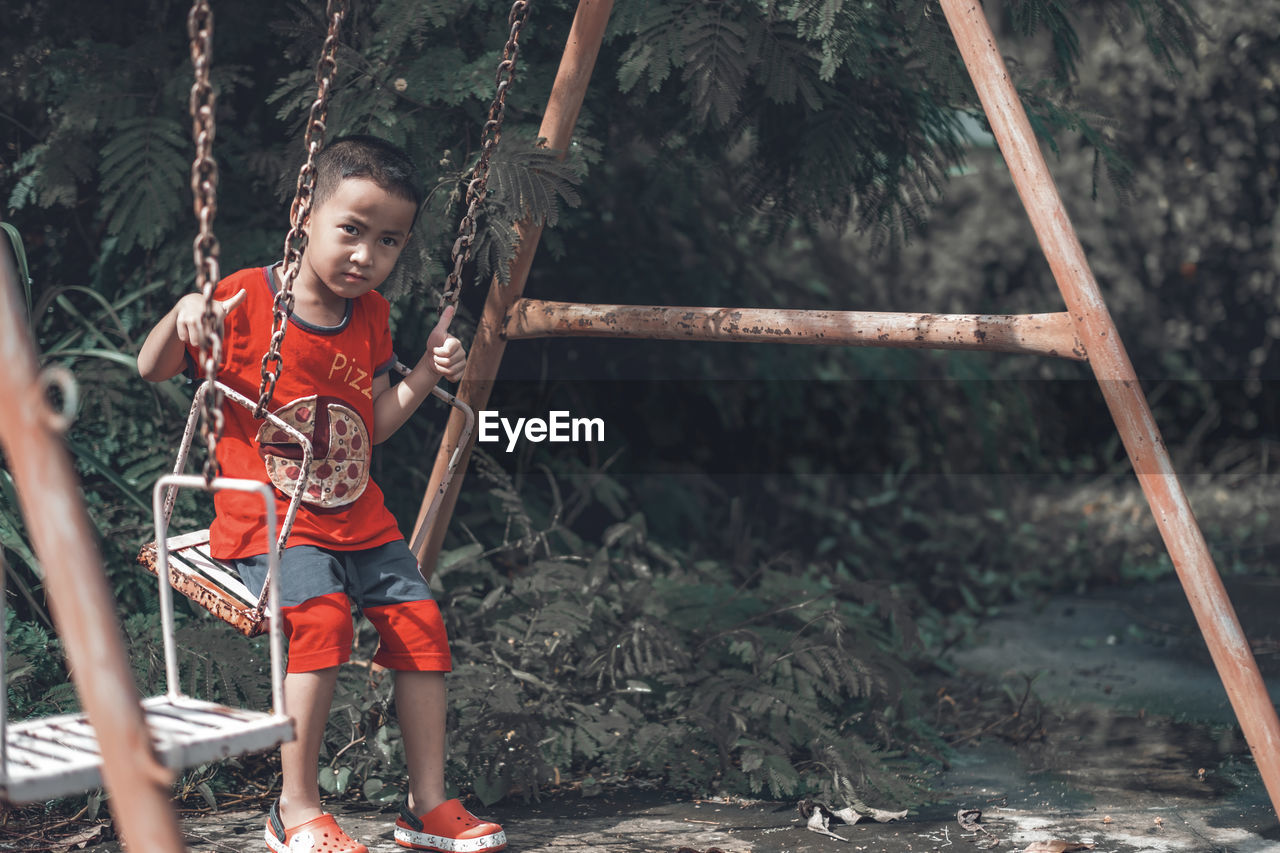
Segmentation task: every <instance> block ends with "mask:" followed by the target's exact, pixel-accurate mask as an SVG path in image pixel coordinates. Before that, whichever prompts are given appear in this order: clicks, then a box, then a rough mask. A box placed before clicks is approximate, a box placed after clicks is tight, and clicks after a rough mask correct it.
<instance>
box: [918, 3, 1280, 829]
mask: <svg viewBox="0 0 1280 853" xmlns="http://www.w3.org/2000/svg"><path fill="white" fill-rule="evenodd" d="M941 2H942V9H943V12H944V13H945V15H946V17H947V23H948V24H949V25H950V26H951V32H952V33H953V34H954V35H955V39H956V44H957V45H959V47H960V53H961V55H962V56H963V57H964V63H965V66H966V67H967V68H968V69H969V76H970V77H972V78H973V83H974V86H975V87H976V88H977V90H978V97H979V98H980V99H981V101H982V107H983V109H984V110H985V111H986V114H987V118H988V120H989V121H990V122H991V128H992V130H993V131H994V133H995V137H996V142H997V143H998V144H999V146H1000V151H1001V153H1002V154H1003V155H1004V158H1005V161H1006V162H1007V163H1008V165H1009V171H1010V172H1011V173H1012V174H1013V180H1014V184H1015V185H1016V186H1017V188H1018V194H1019V196H1021V198H1022V203H1023V205H1024V206H1025V207H1026V209H1027V215H1028V216H1029V217H1030V219H1031V224H1032V226H1033V227H1034V228H1035V232H1036V237H1037V238H1038V239H1039V240H1040V246H1041V248H1042V249H1043V251H1044V254H1045V257H1046V258H1047V259H1048V261H1049V267H1050V268H1051V269H1052V271H1053V276H1054V279H1055V280H1056V281H1057V283H1058V289H1059V290H1060V291H1061V292H1062V298H1063V300H1064V301H1065V302H1066V304H1067V310H1068V312H1069V313H1070V314H1071V318H1072V320H1073V322H1074V323H1075V328H1076V334H1077V335H1078V336H1079V338H1080V340H1081V341H1082V342H1083V343H1084V347H1085V351H1086V352H1087V354H1088V358H1089V363H1090V364H1091V365H1092V366H1093V372H1094V375H1095V376H1096V377H1097V379H1098V384H1099V386H1100V387H1101V389H1102V395H1103V397H1104V398H1105V400H1106V402H1107V407H1108V408H1109V409H1110V411H1111V417H1112V418H1113V419H1114V420H1115V423H1116V429H1117V430H1118V431H1119V433H1120V437H1121V439H1122V440H1123V442H1124V446H1125V449H1126V450H1127V451H1128V453H1129V459H1130V461H1131V462H1132V463H1133V468H1134V471H1135V473H1136V474H1137V476H1138V482H1139V483H1140V484H1141V486H1142V491H1143V493H1144V494H1145V495H1146V497H1147V502H1148V503H1149V504H1150V505H1151V512H1152V514H1153V515H1154V516H1155V519H1156V525H1157V527H1159V529H1160V535H1161V536H1162V537H1163V539H1164V543H1165V547H1166V548H1168V550H1169V556H1170V557H1172V559H1173V565H1174V568H1175V569H1176V570H1177V572H1178V578H1179V580H1180V581H1181V582H1182V588H1183V589H1184V590H1185V591H1186V594H1187V599H1188V601H1189V602H1190V603H1191V609H1192V611H1193V612H1194V613H1195V617H1196V621H1197V623H1199V626H1200V631H1201V633H1202V634H1203V635H1204V638H1205V642H1206V643H1207V644H1208V646H1209V653H1210V654H1211V655H1212V657H1213V662H1214V665H1215V666H1216V667H1217V669H1218V675H1219V676H1220V677H1221V678H1222V683H1223V686H1224V687H1225V688H1226V691H1227V696H1228V697H1229V698H1230V700H1231V706H1232V708H1233V709H1234V710H1235V713H1236V718H1237V719H1238V720H1239V721H1240V727H1241V728H1242V729H1243V730H1244V735H1245V738H1246V740H1248V742H1249V748H1250V749H1251V750H1252V751H1253V757H1254V760H1255V761H1256V762H1257V764H1258V770H1259V771H1260V773H1261V775H1262V781H1263V783H1264V784H1265V785H1266V788H1267V793H1268V794H1269V795H1270V797H1271V805H1272V807H1273V808H1274V809H1275V810H1276V812H1277V813H1280V720H1277V717H1276V709H1275V707H1274V706H1273V705H1272V704H1271V699H1270V698H1269V697H1268V695H1267V690H1266V686H1265V685H1264V684H1263V682H1262V675H1261V674H1260V673H1259V672H1258V666H1257V663H1256V662H1255V661H1254V658H1253V653H1252V651H1251V650H1250V648H1249V643H1248V640H1247V639H1246V638H1245V636H1244V632H1243V631H1242V630H1241V628H1240V622H1239V620H1238V619H1237V618H1236V614H1235V610H1234V609H1233V608H1232V606H1231V602H1230V600H1229V599H1228V597H1227V592H1226V589H1225V587H1224V586H1223V584H1222V578H1221V577H1219V575H1218V570H1217V568H1216V567H1215V566H1214V563H1213V558H1212V557H1211V556H1210V555H1209V548H1208V546H1207V545H1206V544H1205V540H1204V535H1203V534H1202V533H1201V531H1200V526H1199V524H1197V522H1196V520H1195V516H1194V515H1193V514H1192V512H1191V506H1190V504H1189V503H1188V502H1187V497H1186V494H1185V493H1184V492H1183V491H1182V486H1181V484H1180V483H1179V482H1178V477H1177V474H1176V473H1175V472H1174V470H1173V463H1172V461H1171V460H1170V458H1169V451H1168V449H1167V448H1166V447H1165V445H1164V441H1163V439H1161V437H1160V432H1159V430H1158V429H1157V427H1156V423H1155V419H1154V418H1153V417H1152V416H1151V408H1150V406H1148V405H1147V399H1146V397H1145V395H1144V394H1143V393H1142V388H1141V386H1140V385H1139V383H1138V377H1137V375H1136V374H1135V373H1134V370H1133V365H1132V364H1131V363H1130V361H1129V356H1128V353H1127V352H1126V351H1125V348H1124V344H1123V343H1122V342H1121V341H1120V335H1119V333H1118V332H1117V331H1116V327H1115V323H1114V321H1113V320H1112V319H1111V314H1110V312H1109V311H1108V310H1107V306H1106V304H1105V303H1104V302H1103V299H1102V294H1101V292H1100V290H1099V289H1098V283H1097V281H1095V280H1094V277H1093V273H1092V271H1091V270H1090V269H1089V264H1088V262H1087V261H1086V259H1085V256H1084V249H1083V248H1082V247H1081V245H1080V240H1079V239H1078V238H1077V236H1076V233H1075V230H1074V229H1073V228H1072V226H1071V222H1070V220H1069V219H1068V218H1067V213H1066V209H1065V208H1064V207H1063V204H1062V199H1061V198H1060V197H1059V196H1058V191H1057V187H1056V186H1055V184H1054V182H1053V178H1052V176H1051V175H1050V174H1049V169H1048V167H1047V166H1046V165H1045V161H1044V156H1043V155H1042V154H1041V152H1040V148H1039V146H1038V144H1037V142H1036V139H1035V136H1034V134H1033V133H1032V130H1031V124H1030V122H1028V120H1027V115H1026V112H1025V111H1024V110H1023V108H1022V103H1021V102H1020V101H1019V100H1018V94H1017V91H1016V90H1015V89H1014V86H1013V83H1012V82H1011V81H1010V78H1009V71H1008V69H1007V68H1006V67H1005V64H1004V60H1003V59H1002V58H1001V56H1000V52H999V50H998V49H997V47H996V41H995V36H994V35H993V34H992V32H991V27H990V25H989V24H988V22H987V19H986V17H985V16H984V14H983V11H982V7H981V6H979V5H978V4H977V3H976V2H974V0H941Z"/></svg>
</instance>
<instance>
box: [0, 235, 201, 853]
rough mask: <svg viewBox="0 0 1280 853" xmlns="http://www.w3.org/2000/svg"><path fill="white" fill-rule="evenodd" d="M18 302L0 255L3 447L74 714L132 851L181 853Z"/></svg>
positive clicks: (166, 783) (167, 777) (14, 279)
mask: <svg viewBox="0 0 1280 853" xmlns="http://www.w3.org/2000/svg"><path fill="white" fill-rule="evenodd" d="M25 315H26V312H25V311H24V309H23V307H22V305H21V303H20V302H19V301H18V273H17V270H16V269H15V268H14V264H13V258H12V256H11V255H10V254H9V252H8V249H7V247H5V248H3V249H0V365H3V369H0V400H4V401H5V405H3V406H0V447H3V449H4V454H5V460H6V464H7V465H8V468H9V470H10V471H11V472H12V474H13V479H14V481H15V482H16V483H17V487H18V497H19V499H20V502H21V504H22V514H23V518H25V519H26V522H27V529H28V530H29V531H30V533H31V540H32V543H33V544H34V545H35V550H36V554H38V555H39V557H40V563H41V565H42V566H43V567H44V572H45V577H44V583H45V589H46V590H47V591H48V596H49V603H50V606H51V609H52V611H53V618H54V623H55V625H56V626H57V629H58V636H59V637H60V638H61V640H62V642H63V646H64V647H65V648H66V650H67V662H68V665H69V666H70V669H71V677H72V680H73V681H74V682H75V685H76V692H77V694H78V695H79V697H80V704H81V705H82V706H83V707H84V709H85V712H86V713H87V714H88V716H89V722H90V723H91V724H92V725H93V728H94V731H95V732H96V733H97V736H98V747H99V749H100V751H101V753H102V778H103V782H104V784H105V785H106V787H107V790H108V791H109V792H110V794H111V796H110V799H109V800H108V803H109V805H110V807H111V814H112V815H113V816H114V818H115V820H116V826H117V827H118V828H119V831H120V835H121V837H122V838H123V839H124V842H125V844H126V845H127V846H128V847H129V849H130V850H140V851H141V850H145V851H148V853H151V851H156V853H171V851H174V853H176V851H180V850H186V846H185V845H184V844H183V843H182V833H181V832H180V830H179V828H178V820H177V817H176V815H175V814H174V811H173V806H172V803H171V802H170V796H171V791H170V785H171V784H172V781H173V776H172V773H171V772H170V771H169V770H168V769H167V768H165V767H164V766H162V765H161V764H160V762H159V761H158V760H157V759H156V756H155V753H154V752H153V751H152V749H151V736H150V734H149V733H148V731H147V726H146V722H145V719H144V717H143V714H142V706H141V705H140V704H139V697H138V690H137V687H136V686H135V685H134V682H133V674H132V671H131V670H130V668H129V659H128V657H126V655H125V651H124V638H123V635H122V634H121V633H120V626H119V624H118V623H117V622H116V606H115V601H114V600H112V598H111V593H110V592H109V591H108V589H107V582H106V577H105V575H104V574H103V571H102V556H101V554H99V552H98V548H97V545H96V544H95V543H94V539H93V535H92V532H91V531H92V526H91V524H90V522H89V516H88V513H87V512H86V511H85V508H84V503H83V501H82V500H81V497H80V486H79V483H78V482H77V480H76V476H75V472H74V471H73V469H72V467H71V460H70V459H69V458H68V456H67V452H66V449H65V448H64V447H63V445H62V442H61V441H60V439H59V435H58V432H57V431H56V429H55V428H54V427H53V413H52V412H50V410H49V407H48V404H47V401H46V399H45V396H44V386H43V384H42V383H41V381H40V376H39V365H38V363H37V361H36V354H35V347H34V346H33V344H32V342H31V338H30V335H29V334H28V332H27V327H26V325H25V324H24V323H23V317H24V316H25Z"/></svg>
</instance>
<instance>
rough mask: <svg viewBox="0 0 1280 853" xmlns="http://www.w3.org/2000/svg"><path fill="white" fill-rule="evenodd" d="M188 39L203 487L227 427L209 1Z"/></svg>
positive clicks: (195, 16)
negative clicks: (221, 377)
mask: <svg viewBox="0 0 1280 853" xmlns="http://www.w3.org/2000/svg"><path fill="white" fill-rule="evenodd" d="M187 34H188V36H190V39H191V65H192V67H193V68H194V69H195V82H194V83H193V84H192V86H191V99H190V109H191V138H192V140H193V141H194V142H195V147H196V153H195V159H194V160H192V163H191V195H192V203H193V207H194V208H195V214H196V221H197V222H198V223H199V226H200V229H199V232H198V233H197V234H196V238H195V241H194V242H193V243H192V255H193V256H194V258H195V265H196V286H197V288H198V289H199V290H200V293H201V294H202V295H203V296H204V313H203V314H202V315H201V326H202V328H203V330H204V341H203V342H201V344H200V348H199V355H200V364H201V366H202V367H203V368H204V375H205V379H206V380H207V381H208V382H209V386H210V387H209V391H208V392H207V393H206V394H205V396H204V402H203V404H202V406H201V418H200V437H201V439H202V440H203V441H204V443H205V446H206V447H207V448H208V456H207V458H206V459H205V462H204V479H205V482H207V483H211V482H213V478H214V477H217V476H218V474H219V473H220V468H219V465H218V440H219V439H220V438H222V431H223V427H224V426H225V424H226V421H225V419H224V418H223V414H222V391H221V389H219V388H218V386H217V384H216V380H217V378H218V362H219V361H221V360H222V323H221V322H219V319H218V315H217V313H216V312H215V307H214V306H215V305H216V303H215V302H214V299H213V291H214V288H215V287H216V286H217V284H218V279H219V278H220V276H219V275H218V254H219V245H218V238H217V237H215V236H214V234H213V218H214V216H215V215H217V212H218V164H217V163H216V162H214V159H213V137H214V134H215V131H216V126H215V122H214V103H215V101H216V100H217V98H216V96H215V95H214V92H213V86H212V85H211V84H210V83H209V65H210V62H211V60H212V57H213V11H212V10H211V9H210V8H209V3H208V0H196V2H195V3H193V4H192V6H191V12H190V13H189V14H188V16H187Z"/></svg>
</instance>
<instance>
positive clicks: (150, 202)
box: [98, 118, 191, 251]
mask: <svg viewBox="0 0 1280 853" xmlns="http://www.w3.org/2000/svg"><path fill="white" fill-rule="evenodd" d="M189 145H190V140H188V139H186V138H185V137H184V135H183V128H182V126H181V125H180V124H179V123H178V122H177V121H175V120H172V119H164V118H138V119H132V120H130V121H127V122H122V123H121V124H120V126H119V127H118V128H117V130H116V133H115V135H114V136H113V137H112V138H111V139H109V140H107V142H106V143H105V144H104V145H103V146H102V161H101V163H100V164H99V167H98V168H99V171H100V176H101V184H100V185H101V188H102V208H103V210H102V215H103V216H104V217H105V218H106V222H107V232H108V233H110V234H113V235H115V237H116V238H117V239H118V240H119V245H120V248H121V250H123V251H127V250H128V249H130V248H132V247H134V246H140V247H142V248H144V249H154V248H155V247H156V246H157V245H159V244H160V242H161V241H162V240H164V239H166V238H167V237H168V236H169V232H170V229H171V228H172V226H173V223H174V221H175V219H176V217H177V214H178V212H179V210H181V208H182V206H183V204H182V202H183V193H182V190H183V185H184V184H185V183H186V180H187V176H188V175H189V174H190V171H189V170H190V168H191V166H190V161H189V160H188V154H187V147H188V146H189Z"/></svg>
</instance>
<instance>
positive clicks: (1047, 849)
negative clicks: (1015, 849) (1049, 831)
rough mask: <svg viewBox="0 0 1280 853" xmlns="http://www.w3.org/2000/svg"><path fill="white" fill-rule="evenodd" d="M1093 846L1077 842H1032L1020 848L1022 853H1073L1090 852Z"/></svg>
mask: <svg viewBox="0 0 1280 853" xmlns="http://www.w3.org/2000/svg"><path fill="white" fill-rule="evenodd" d="M1093 847H1094V845H1092V844H1083V843H1081V842H1079V841H1058V840H1056V839H1055V840H1054V841H1032V842H1031V843H1030V844H1028V845H1027V846H1026V847H1023V848H1022V853H1075V851H1077V850H1092V849H1093Z"/></svg>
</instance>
